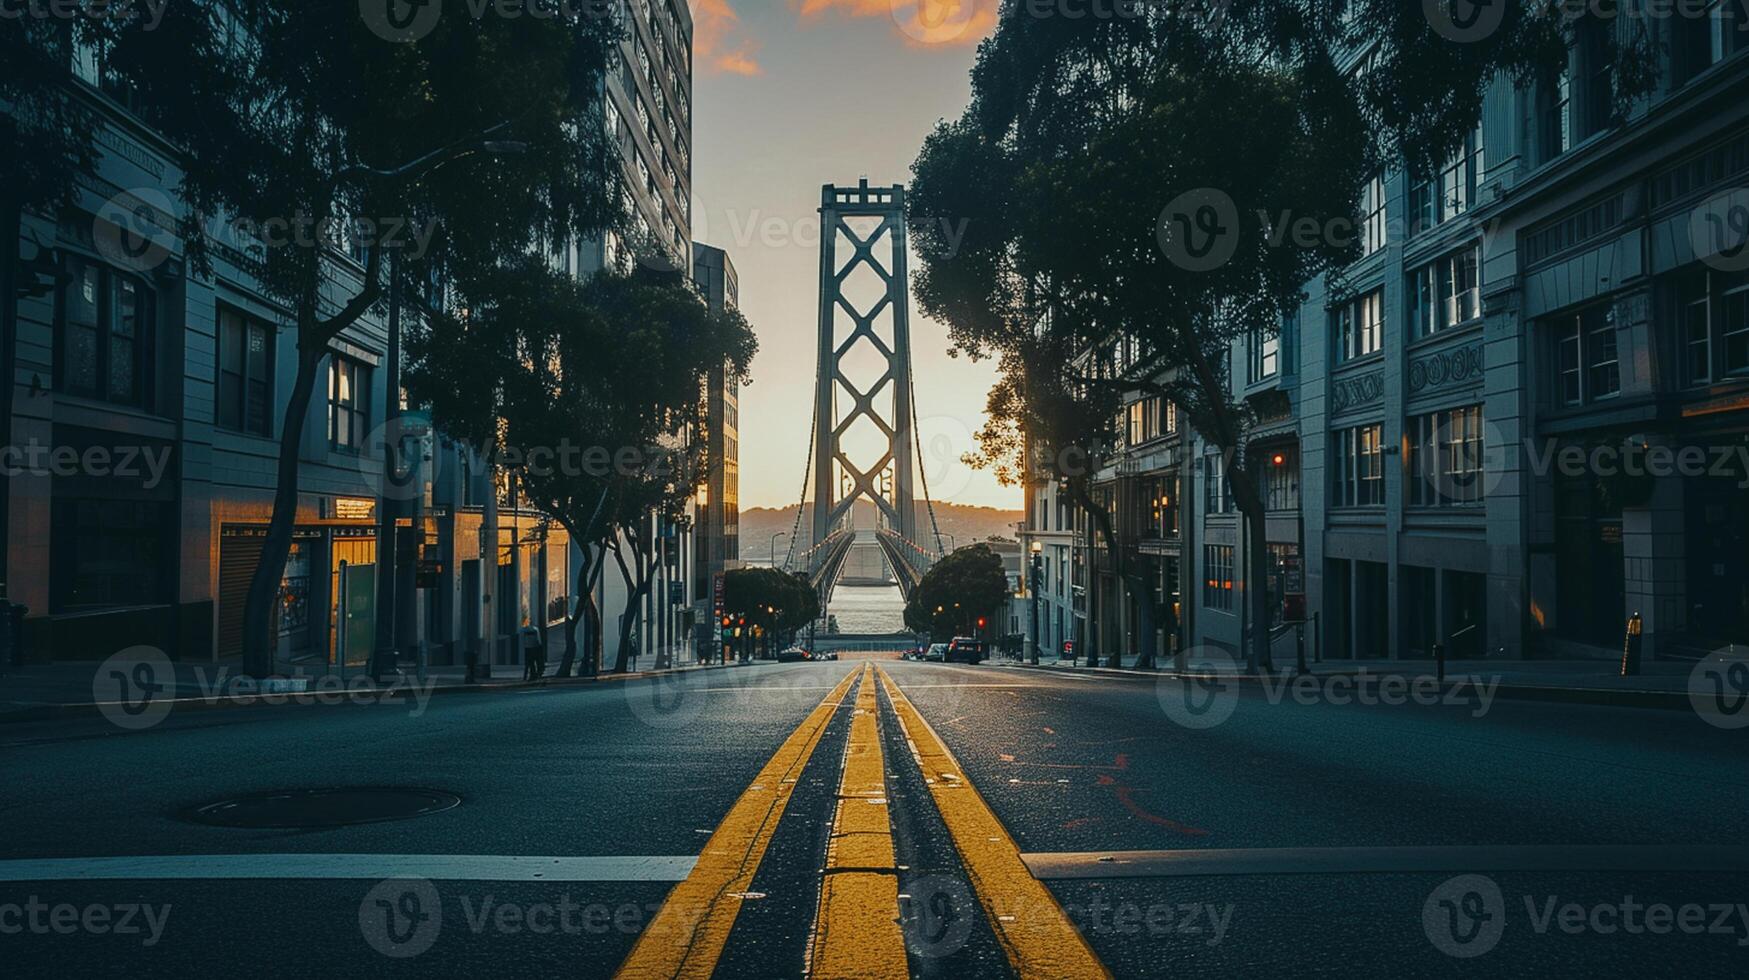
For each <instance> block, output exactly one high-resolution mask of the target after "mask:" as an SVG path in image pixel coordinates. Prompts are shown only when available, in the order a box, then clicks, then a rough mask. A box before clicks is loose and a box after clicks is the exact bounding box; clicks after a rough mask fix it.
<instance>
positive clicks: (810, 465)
mask: <svg viewBox="0 0 1749 980" xmlns="http://www.w3.org/2000/svg"><path fill="white" fill-rule="evenodd" d="M820 383H821V382H820V381H815V382H814V385H815V388H814V394H815V398H814V413H813V415H814V418H813V421H812V422H809V423H808V461H807V463H805V464H803V466H802V495H801V498H800V499H799V500H797V501H796V521H795V525H794V526H793V527H791V528H790V532H789V553H788V554H786V555H784V558H783V567H784V570H785V571H788V570H789V566H790V562H791V561H792V560H794V558H795V556H796V536H797V535H798V534H800V533H801V531H802V511H803V510H805V509H807V506H808V477H810V476H812V475H813V473H814V441H815V437H816V434H817V433H818V431H819V426H820V399H819V385H820ZM814 506H816V507H818V506H820V502H819V501H817V500H816V501H814ZM809 550H812V549H809ZM771 557H772V560H773V561H775V560H776V559H777V556H776V555H775V554H774V555H772V556H771Z"/></svg>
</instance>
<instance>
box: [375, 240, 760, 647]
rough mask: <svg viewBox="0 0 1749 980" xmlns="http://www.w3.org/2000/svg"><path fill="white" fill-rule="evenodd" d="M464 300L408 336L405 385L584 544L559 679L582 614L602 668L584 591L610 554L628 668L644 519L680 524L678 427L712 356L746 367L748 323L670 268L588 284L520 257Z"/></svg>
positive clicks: (683, 478) (470, 288)
mask: <svg viewBox="0 0 1749 980" xmlns="http://www.w3.org/2000/svg"><path fill="white" fill-rule="evenodd" d="M461 299H462V306H463V307H464V308H465V309H466V310H467V313H466V315H447V314H440V315H437V316H434V317H432V318H431V322H430V326H429V327H428V328H427V329H425V330H422V331H420V332H417V333H416V334H415V335H414V336H413V338H412V339H411V340H410V343H409V351H410V355H411V361H410V365H409V370H408V391H409V393H410V394H411V395H412V396H413V397H414V398H415V399H416V400H418V401H421V402H423V403H425V404H428V405H429V406H430V407H431V411H432V416H433V421H434V422H435V423H436V424H437V425H438V426H439V427H440V428H441V429H443V430H444V431H445V432H446V433H447V434H449V435H451V436H452V437H455V438H457V439H459V440H461V441H462V442H463V443H465V444H467V445H469V446H472V447H475V448H477V449H479V450H480V451H481V452H482V455H484V456H486V458H487V459H488V460H490V461H491V462H493V463H495V464H499V465H503V466H505V467H506V468H507V469H509V470H510V471H511V473H512V474H513V475H514V477H515V478H516V480H517V482H518V485H519V486H520V487H521V488H522V490H523V491H524V493H525V494H526V496H527V498H528V500H529V501H530V502H531V503H532V504H533V505H534V506H535V507H536V508H537V509H539V510H540V511H542V512H543V513H545V514H547V515H549V516H550V517H552V519H553V520H555V521H557V522H558V523H559V525H560V526H561V527H563V528H565V530H566V531H567V533H569V535H570V537H571V541H572V542H573V543H574V544H576V545H577V546H578V548H579V550H580V551H581V553H582V568H581V574H580V575H579V576H578V577H577V579H576V581H575V582H574V596H575V599H576V605H575V607H574V608H573V611H572V612H571V614H570V615H569V617H568V618H567V621H566V635H567V644H566V650H565V655H564V659H563V660H562V661H561V663H560V668H559V672H560V675H561V676H566V675H568V674H569V673H570V671H571V668H572V665H573V663H574V662H575V659H576V658H575V653H576V647H577V643H576V638H575V634H576V630H577V628H578V625H579V621H581V624H582V626H583V630H584V636H585V644H584V651H583V654H584V656H583V659H584V663H585V666H586V668H588V669H590V670H594V669H597V668H598V667H599V658H600V649H601V646H600V632H601V631H600V627H601V618H600V617H601V610H600V609H598V608H597V606H596V603H595V598H594V585H595V583H596V582H598V581H599V580H600V576H601V575H602V573H603V569H604V568H605V567H606V563H607V559H608V556H609V555H610V554H612V555H613V556H614V557H615V560H616V564H618V565H619V567H620V569H621V572H622V574H624V575H626V577H627V582H628V585H627V590H628V594H629V596H630V597H629V598H628V600H627V606H626V615H623V616H622V617H621V621H620V623H619V629H620V640H621V655H620V657H619V659H618V661H617V662H616V664H615V667H614V669H615V670H619V671H623V670H626V669H628V668H629V662H628V656H627V650H628V648H629V646H630V644H629V643H628V642H627V640H628V638H629V634H630V630H631V627H632V625H633V623H634V622H635V618H636V609H637V604H638V602H637V600H638V599H640V598H641V597H642V596H643V595H644V594H646V593H647V591H648V588H649V581H650V575H649V572H650V571H651V569H652V568H653V560H654V559H653V557H650V556H657V552H656V548H655V542H652V541H650V540H649V534H648V533H647V531H646V530H645V528H646V527H647V524H648V517H649V515H651V514H652V513H653V512H654V513H659V514H661V515H662V516H664V517H665V518H666V519H668V520H671V521H672V520H678V519H679V517H680V516H681V512H680V505H681V504H684V502H685V501H686V500H687V499H688V498H689V497H690V496H691V494H692V493H693V492H694V491H695V490H696V488H697V486H698V483H699V481H700V480H701V479H702V476H703V474H702V467H701V466H700V465H699V462H698V460H699V456H700V454H701V453H702V447H703V441H702V440H699V439H693V440H690V441H686V440H681V439H679V436H681V435H682V434H684V432H685V431H686V430H687V428H688V427H689V426H696V425H698V424H700V422H701V420H700V417H699V411H700V398H699V392H700V390H701V386H702V384H703V381H704V378H705V376H706V374H707V372H708V371H709V369H710V367H711V366H712V365H723V366H724V370H725V371H726V372H727V373H728V377H729V380H730V383H739V382H740V381H741V380H742V379H743V378H744V377H745V376H746V372H747V369H748V366H749V364H750V363H751V361H752V357H753V352H754V350H755V348H756V341H755V340H754V338H753V334H752V330H751V329H750V328H749V327H748V326H747V323H746V320H745V319H744V318H743V317H742V316H741V315H740V314H739V313H738V312H736V311H734V310H728V311H724V312H713V311H711V310H710V309H709V308H708V307H706V306H705V304H704V303H703V301H702V300H700V299H699V298H698V297H697V296H696V295H695V294H694V293H693V292H692V290H691V289H690V288H689V287H687V286H686V285H684V284H683V283H681V282H680V281H679V280H678V279H675V278H673V277H670V276H659V275H656V274H651V273H638V274H635V275H633V276H622V275H617V274H614V273H611V272H602V273H598V274H597V275H596V276H595V277H594V278H592V279H591V280H589V281H588V282H586V283H585V282H579V281H577V280H576V279H574V278H572V277H570V276H567V275H564V274H562V273H557V272H554V271H552V270H551V269H550V268H549V267H548V266H547V265H546V263H545V262H544V261H543V260H542V259H541V258H540V257H538V256H533V255H523V256H518V257H516V258H514V259H512V260H509V261H507V262H506V263H505V265H504V266H503V267H501V268H499V269H497V270H494V271H492V272H490V273H488V274H486V275H483V276H481V277H480V278H479V279H478V280H477V281H473V282H470V283H468V284H467V285H466V286H465V287H464V288H463V290H462V296H461ZM665 444H666V445H665ZM622 536H624V537H627V538H630V539H632V540H631V541H630V543H627V544H622V542H621V540H620V538H621V537H622ZM628 551H629V552H630V554H631V555H632V561H633V562H635V563H636V564H637V568H638V570H637V572H635V573H634V572H633V570H632V569H631V568H629V567H628V563H627V560H626V557H625V556H626V553H627V552H628Z"/></svg>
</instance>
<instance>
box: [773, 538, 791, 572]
mask: <svg viewBox="0 0 1749 980" xmlns="http://www.w3.org/2000/svg"><path fill="white" fill-rule="evenodd" d="M787 537H789V532H788V531H779V532H777V533H776V534H773V535H772V536H771V567H772V568H776V567H777V539H778V538H787Z"/></svg>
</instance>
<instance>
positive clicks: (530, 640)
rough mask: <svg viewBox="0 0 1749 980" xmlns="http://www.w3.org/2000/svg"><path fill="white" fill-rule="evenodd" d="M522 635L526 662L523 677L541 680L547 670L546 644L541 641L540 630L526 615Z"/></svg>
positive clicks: (527, 679) (523, 620)
mask: <svg viewBox="0 0 1749 980" xmlns="http://www.w3.org/2000/svg"><path fill="white" fill-rule="evenodd" d="M521 635H522V662H523V664H524V672H523V675H522V679H523V680H525V681H533V680H539V679H540V678H542V677H544V676H546V672H547V647H546V644H544V643H542V642H541V638H540V630H537V629H535V628H534V624H532V623H530V622H529V621H528V617H526V616H524V617H523V619H522V630H521Z"/></svg>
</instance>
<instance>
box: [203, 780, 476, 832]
mask: <svg viewBox="0 0 1749 980" xmlns="http://www.w3.org/2000/svg"><path fill="white" fill-rule="evenodd" d="M461 801H462V799H461V797H459V796H456V795H455V794H454V793H445V792H442V791H440V790H434V789H389V788H373V787H364V788H353V789H289V790H270V791H268V792H265V793H250V794H248V795H246V796H238V797H234V798H232V799H228V800H220V801H218V802H217V803H207V804H205V805H202V806H197V807H194V808H192V809H190V810H187V811H185V812H184V814H183V815H184V816H185V817H187V818H188V819H190V820H193V821H194V822H196V823H204V824H211V825H212V826H215V827H250V828H260V829H269V830H271V829H287V830H290V829H300V830H301V829H311V828H320V827H345V826H349V825H351V824H359V823H379V822H381V821H384V820H405V819H407V818H408V817H422V816H425V815H426V814H428V813H441V812H442V811H444V810H448V809H450V808H451V807H454V806H458V805H460V803H461Z"/></svg>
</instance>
